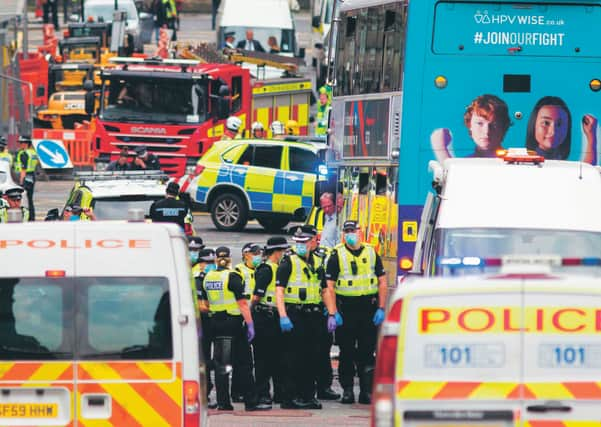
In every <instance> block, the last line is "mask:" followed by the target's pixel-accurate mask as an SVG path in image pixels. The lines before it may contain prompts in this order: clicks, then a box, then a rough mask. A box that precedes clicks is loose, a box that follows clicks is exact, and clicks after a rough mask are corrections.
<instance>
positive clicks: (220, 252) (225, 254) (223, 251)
mask: <svg viewBox="0 0 601 427" xmlns="http://www.w3.org/2000/svg"><path fill="white" fill-rule="evenodd" d="M215 256H216V257H217V258H230V257H231V253H230V248H227V247H225V246H219V247H218V248H217V249H215Z"/></svg>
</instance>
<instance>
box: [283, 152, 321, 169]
mask: <svg viewBox="0 0 601 427" xmlns="http://www.w3.org/2000/svg"><path fill="white" fill-rule="evenodd" d="M318 162H319V160H318V158H317V156H316V155H315V154H314V153H313V152H312V151H309V150H303V149H302V148H296V147H290V170H291V171H295V172H305V173H316V171H317V164H318Z"/></svg>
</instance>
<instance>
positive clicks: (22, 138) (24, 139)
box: [19, 135, 31, 145]
mask: <svg viewBox="0 0 601 427" xmlns="http://www.w3.org/2000/svg"><path fill="white" fill-rule="evenodd" d="M19 144H28V145H30V144H31V137H29V136H28V135H21V136H19Z"/></svg>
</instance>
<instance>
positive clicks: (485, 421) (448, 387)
mask: <svg viewBox="0 0 601 427" xmlns="http://www.w3.org/2000/svg"><path fill="white" fill-rule="evenodd" d="M415 285H416V286H413V285H411V284H408V286H409V288H408V291H407V293H406V294H405V297H404V298H403V302H402V310H403V312H402V316H401V327H400V331H401V333H400V336H399V344H398V350H397V353H398V356H397V367H396V379H397V382H396V401H395V408H396V414H395V416H396V425H401V424H402V425H403V426H410V427H423V426H438V425H440V426H447V425H464V424H465V425H468V424H469V425H471V424H472V423H476V424H477V425H478V426H487V427H489V426H490V427H509V426H514V425H515V424H514V422H515V421H517V420H518V419H519V413H520V410H521V409H522V406H521V399H522V395H523V388H522V387H521V383H522V358H523V355H524V345H525V343H524V333H523V330H522V328H521V314H522V301H523V296H522V284H521V281H520V280H486V279H481V278H479V279H475V278H465V280H462V281H461V282H458V281H457V280H447V279H432V280H430V281H419V282H418V283H416V284H415Z"/></svg>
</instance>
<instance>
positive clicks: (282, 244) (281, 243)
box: [265, 236, 290, 251]
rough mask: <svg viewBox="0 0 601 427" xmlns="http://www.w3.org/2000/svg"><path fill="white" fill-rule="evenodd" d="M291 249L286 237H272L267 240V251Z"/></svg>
mask: <svg viewBox="0 0 601 427" xmlns="http://www.w3.org/2000/svg"><path fill="white" fill-rule="evenodd" d="M289 247H290V245H289V244H288V242H287V241H286V238H285V237H282V236H274V237H270V238H269V239H267V245H265V250H266V251H270V250H279V249H282V250H285V249H288V248H289Z"/></svg>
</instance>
